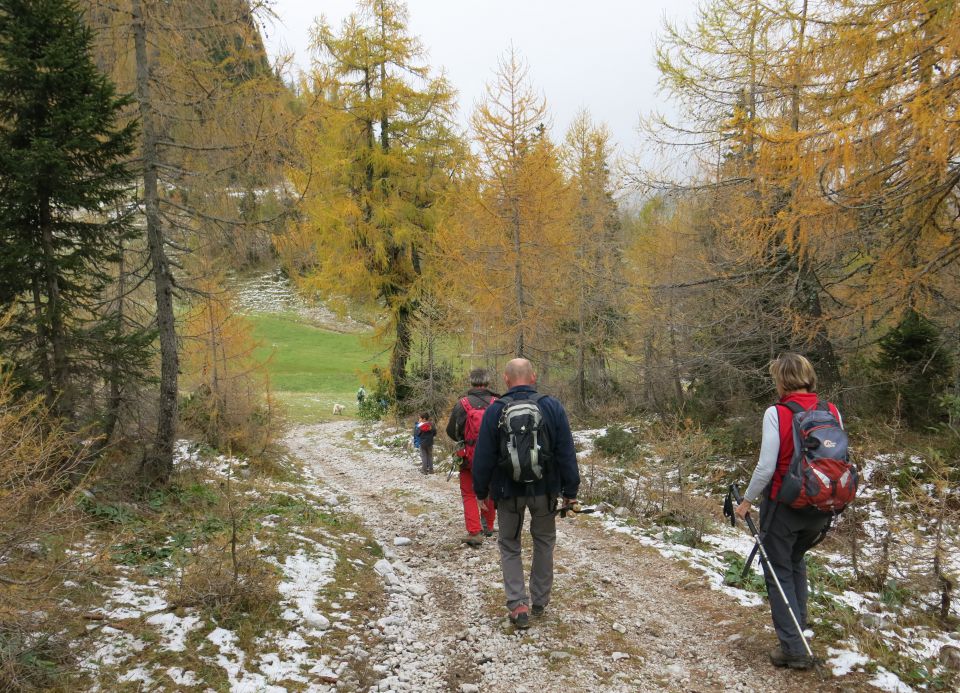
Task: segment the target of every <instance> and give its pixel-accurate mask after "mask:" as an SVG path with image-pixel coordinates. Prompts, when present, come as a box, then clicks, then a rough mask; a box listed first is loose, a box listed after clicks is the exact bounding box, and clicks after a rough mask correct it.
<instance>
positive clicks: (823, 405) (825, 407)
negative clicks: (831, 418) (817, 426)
mask: <svg viewBox="0 0 960 693" xmlns="http://www.w3.org/2000/svg"><path fill="white" fill-rule="evenodd" d="M815 409H817V410H819V411H830V405H829V404H828V403H827V402H825V401H824V400H822V399H818V400H817V406H816V407H815ZM830 413H831V414H832V413H833V412H830Z"/></svg>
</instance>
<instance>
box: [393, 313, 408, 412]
mask: <svg viewBox="0 0 960 693" xmlns="http://www.w3.org/2000/svg"><path fill="white" fill-rule="evenodd" d="M412 315H413V310H412V309H411V307H410V306H409V305H402V306H400V307H399V308H398V309H397V315H396V318H395V319H396V323H397V327H396V335H397V341H396V343H395V344H394V346H393V353H392V354H391V355H390V379H391V380H392V381H393V397H394V399H395V400H396V401H397V402H402V401H403V400H404V399H405V398H406V396H407V392H408V389H409V388H408V387H407V383H406V379H407V360H408V359H409V358H410V343H411V339H412V333H411V329H410V320H411V317H412Z"/></svg>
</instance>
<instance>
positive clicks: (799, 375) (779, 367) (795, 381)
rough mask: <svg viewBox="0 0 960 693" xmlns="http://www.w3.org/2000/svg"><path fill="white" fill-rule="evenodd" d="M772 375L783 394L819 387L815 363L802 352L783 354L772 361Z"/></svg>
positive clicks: (811, 390)
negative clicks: (814, 368) (801, 353)
mask: <svg viewBox="0 0 960 693" xmlns="http://www.w3.org/2000/svg"><path fill="white" fill-rule="evenodd" d="M770 377H771V378H773V382H774V384H775V385H776V386H777V390H779V391H780V393H781V394H786V393H788V392H796V391H797V390H808V391H809V392H814V391H816V389H817V372H816V371H815V370H813V364H811V363H810V361H808V360H807V359H806V357H804V356H801V355H800V354H782V355H781V356H780V358H778V359H776V360H775V361H771V362H770Z"/></svg>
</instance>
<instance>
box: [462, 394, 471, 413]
mask: <svg viewBox="0 0 960 693" xmlns="http://www.w3.org/2000/svg"><path fill="white" fill-rule="evenodd" d="M460 406H461V407H463V411H465V412H466V413H468V414H469V413H470V410H471V409H473V408H474V407H473V405H472V404H470V398H469V397H468V396H466V395H464V396H463V397H461V398H460Z"/></svg>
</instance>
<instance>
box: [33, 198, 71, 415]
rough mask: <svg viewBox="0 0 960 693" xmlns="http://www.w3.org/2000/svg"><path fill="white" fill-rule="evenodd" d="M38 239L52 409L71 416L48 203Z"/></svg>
mask: <svg viewBox="0 0 960 693" xmlns="http://www.w3.org/2000/svg"><path fill="white" fill-rule="evenodd" d="M40 239H41V240H40V242H41V246H42V248H43V272H44V275H45V276H44V283H45V284H46V287H45V288H46V292H47V306H46V307H47V318H46V321H45V324H46V327H47V328H48V330H49V331H48V332H47V339H48V340H49V343H50V347H51V349H52V350H53V369H52V373H51V375H52V376H53V381H52V383H51V384H52V386H53V397H54V411H56V412H57V414H58V415H59V416H70V414H72V413H73V403H72V401H71V400H72V398H71V396H70V393H69V392H68V380H69V375H68V373H69V367H68V365H67V346H66V339H67V335H66V330H65V329H64V326H63V315H62V314H61V310H60V281H59V278H58V276H57V263H56V260H55V258H54V254H55V251H54V248H53V230H52V229H51V219H50V209H49V207H48V206H47V205H44V208H43V209H41V210H40Z"/></svg>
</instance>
